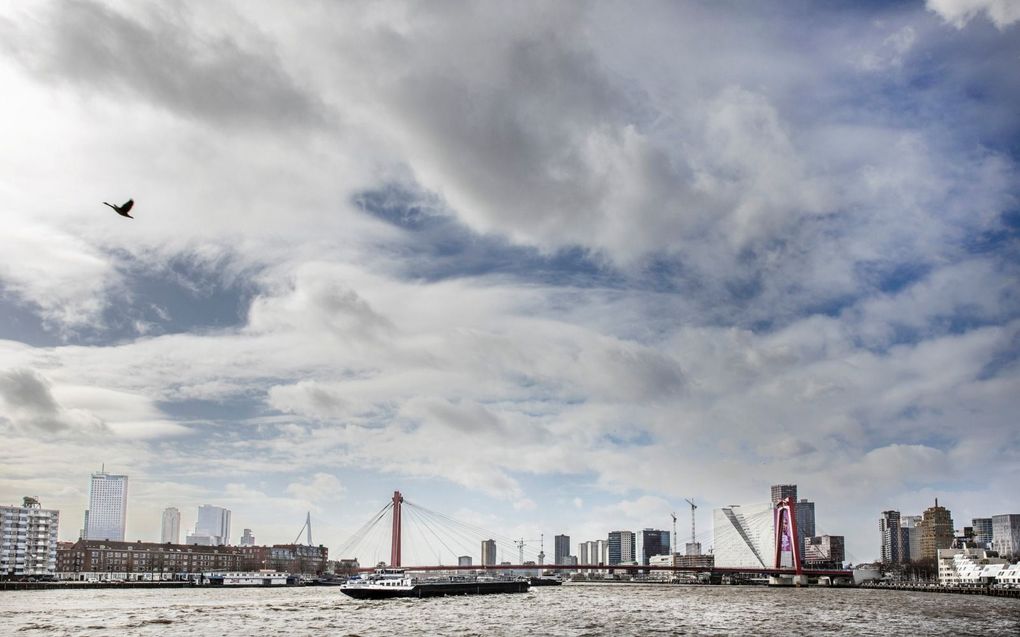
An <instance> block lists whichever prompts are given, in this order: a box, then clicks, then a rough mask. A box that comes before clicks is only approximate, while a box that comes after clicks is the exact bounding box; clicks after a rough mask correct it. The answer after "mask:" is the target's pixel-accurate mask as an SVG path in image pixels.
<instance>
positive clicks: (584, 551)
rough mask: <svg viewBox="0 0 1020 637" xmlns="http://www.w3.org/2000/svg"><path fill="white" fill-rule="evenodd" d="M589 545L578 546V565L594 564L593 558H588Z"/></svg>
mask: <svg viewBox="0 0 1020 637" xmlns="http://www.w3.org/2000/svg"><path fill="white" fill-rule="evenodd" d="M588 544H589V542H581V543H579V544H578V545H577V563H578V564H593V562H592V561H591V558H590V557H588Z"/></svg>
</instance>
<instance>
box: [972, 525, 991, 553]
mask: <svg viewBox="0 0 1020 637" xmlns="http://www.w3.org/2000/svg"><path fill="white" fill-rule="evenodd" d="M970 523H971V525H972V527H973V529H974V544H976V545H977V547H978V548H979V549H986V548H988V545H989V544H991V543H992V518H974V519H973V520H971V522H970Z"/></svg>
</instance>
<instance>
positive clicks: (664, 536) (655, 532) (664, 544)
mask: <svg viewBox="0 0 1020 637" xmlns="http://www.w3.org/2000/svg"><path fill="white" fill-rule="evenodd" d="M669 547H670V544H669V531H662V530H659V529H644V530H642V531H641V533H640V534H639V535H638V537H637V561H638V563H639V564H642V565H647V564H648V563H649V562H648V560H649V558H651V557H652V556H653V555H667V554H668V553H669Z"/></svg>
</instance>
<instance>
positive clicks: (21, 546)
mask: <svg viewBox="0 0 1020 637" xmlns="http://www.w3.org/2000/svg"><path fill="white" fill-rule="evenodd" d="M59 524H60V511H56V510H53V509H44V508H42V505H41V504H39V501H38V500H37V499H35V498H23V499H22V506H20V507H19V506H15V505H13V504H12V505H11V506H0V577H3V576H11V575H23V576H29V575H46V574H51V573H54V572H56V570H57V531H58V528H57V527H58V526H59Z"/></svg>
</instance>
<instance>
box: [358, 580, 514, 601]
mask: <svg viewBox="0 0 1020 637" xmlns="http://www.w3.org/2000/svg"><path fill="white" fill-rule="evenodd" d="M342 590H343V593H344V594H345V595H349V596H351V597H353V598H354V599H390V598H392V597H443V596H445V595H491V594H495V593H526V592H528V582H524V581H519V582H518V581H515V582H449V583H445V582H444V583H442V584H419V585H417V586H413V587H411V588H410V589H406V588H395V589H394V590H385V589H381V588H357V587H352V588H344V589H342Z"/></svg>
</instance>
